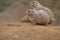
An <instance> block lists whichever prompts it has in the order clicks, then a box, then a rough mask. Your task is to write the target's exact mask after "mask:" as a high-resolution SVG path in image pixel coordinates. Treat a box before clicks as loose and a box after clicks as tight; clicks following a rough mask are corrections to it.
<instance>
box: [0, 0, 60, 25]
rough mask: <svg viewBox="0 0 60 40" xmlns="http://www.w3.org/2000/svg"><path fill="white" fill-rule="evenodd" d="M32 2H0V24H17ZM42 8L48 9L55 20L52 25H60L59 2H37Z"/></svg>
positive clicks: (17, 0) (48, 0) (57, 0)
mask: <svg viewBox="0 0 60 40" xmlns="http://www.w3.org/2000/svg"><path fill="white" fill-rule="evenodd" d="M30 1H32V0H0V23H2V22H19V21H20V19H21V18H23V17H24V16H25V15H26V14H25V10H26V9H27V8H28V7H29V5H28V3H29V2H30ZM37 1H39V2H40V3H41V4H42V5H43V6H46V7H48V8H50V9H51V10H52V11H53V12H54V15H55V18H56V19H57V21H56V22H54V23H53V24H52V25H60V0H37Z"/></svg>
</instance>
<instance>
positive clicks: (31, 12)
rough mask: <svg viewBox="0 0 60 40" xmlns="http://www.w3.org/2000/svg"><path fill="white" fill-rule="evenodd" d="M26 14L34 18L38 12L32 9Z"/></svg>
mask: <svg viewBox="0 0 60 40" xmlns="http://www.w3.org/2000/svg"><path fill="white" fill-rule="evenodd" d="M26 13H27V15H28V16H33V15H34V14H35V13H36V11H35V10H32V9H28V10H27V11H26Z"/></svg>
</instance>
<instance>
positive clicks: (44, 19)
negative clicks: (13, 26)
mask: <svg viewBox="0 0 60 40" xmlns="http://www.w3.org/2000/svg"><path fill="white" fill-rule="evenodd" d="M26 13H27V15H28V19H29V20H30V22H32V23H33V24H41V25H48V24H49V21H50V18H49V15H48V14H47V12H45V11H44V10H33V9H29V10H27V11H26Z"/></svg>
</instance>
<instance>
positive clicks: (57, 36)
mask: <svg viewBox="0 0 60 40" xmlns="http://www.w3.org/2000/svg"><path fill="white" fill-rule="evenodd" d="M0 40H60V26H50V25H48V26H42V25H33V24H31V23H1V24H0Z"/></svg>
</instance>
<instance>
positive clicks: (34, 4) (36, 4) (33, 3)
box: [30, 1, 42, 8]
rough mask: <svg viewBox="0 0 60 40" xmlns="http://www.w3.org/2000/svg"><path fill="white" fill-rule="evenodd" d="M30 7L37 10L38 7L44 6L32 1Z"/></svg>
mask: <svg viewBox="0 0 60 40" xmlns="http://www.w3.org/2000/svg"><path fill="white" fill-rule="evenodd" d="M30 6H31V7H35V8H36V7H37V6H42V5H41V4H40V3H39V2H38V1H31V2H30Z"/></svg>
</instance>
